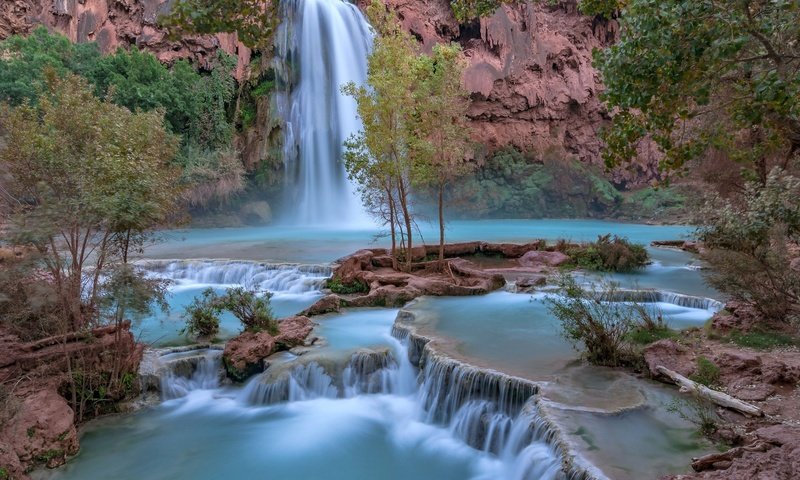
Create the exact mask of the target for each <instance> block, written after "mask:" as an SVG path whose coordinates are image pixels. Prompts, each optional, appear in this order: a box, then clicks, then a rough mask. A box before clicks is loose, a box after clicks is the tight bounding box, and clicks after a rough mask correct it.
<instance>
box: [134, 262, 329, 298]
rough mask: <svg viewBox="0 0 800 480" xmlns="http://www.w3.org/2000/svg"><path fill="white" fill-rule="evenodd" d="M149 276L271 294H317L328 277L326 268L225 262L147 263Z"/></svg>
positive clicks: (146, 268)
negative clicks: (246, 288) (239, 286)
mask: <svg viewBox="0 0 800 480" xmlns="http://www.w3.org/2000/svg"><path fill="white" fill-rule="evenodd" d="M139 265H140V266H141V267H142V268H144V270H145V271H146V272H148V273H149V274H150V275H153V276H155V277H159V278H167V279H170V280H175V281H177V282H179V283H180V284H183V285H188V286H192V285H244V286H247V287H255V288H259V289H261V290H269V291H270V292H272V293H274V294H278V295H280V294H306V293H314V292H318V291H319V289H320V288H322V284H323V283H325V281H326V280H327V279H328V277H330V275H331V267H329V266H327V265H294V264H281V263H278V264H275V263H261V262H247V261H226V260H149V261H145V262H141V263H140V264H139Z"/></svg>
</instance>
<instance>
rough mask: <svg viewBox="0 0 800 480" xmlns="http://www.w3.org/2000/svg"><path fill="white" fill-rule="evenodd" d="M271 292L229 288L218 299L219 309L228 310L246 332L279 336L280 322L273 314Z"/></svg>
mask: <svg viewBox="0 0 800 480" xmlns="http://www.w3.org/2000/svg"><path fill="white" fill-rule="evenodd" d="M271 298H272V294H271V293H270V292H263V294H262V293H261V292H258V291H257V290H247V289H245V288H243V287H234V288H229V289H228V291H227V292H225V294H224V295H222V296H220V297H218V298H217V299H216V302H217V305H218V307H219V308H221V309H224V310H228V311H229V312H231V313H232V314H233V316H235V317H236V318H238V319H239V321H240V322H242V325H243V326H244V329H245V331H248V332H260V331H266V332H269V333H270V334H271V335H277V334H278V321H277V320H276V319H275V316H274V315H273V314H272V307H271V306H270V299H271Z"/></svg>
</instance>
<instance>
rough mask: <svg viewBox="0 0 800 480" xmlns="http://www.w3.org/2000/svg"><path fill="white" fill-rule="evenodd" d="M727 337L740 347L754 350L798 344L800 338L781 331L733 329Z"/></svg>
mask: <svg viewBox="0 0 800 480" xmlns="http://www.w3.org/2000/svg"><path fill="white" fill-rule="evenodd" d="M728 338H729V340H730V341H731V342H733V343H735V344H736V345H739V346H740V347H747V348H754V349H756V350H769V349H772V348H776V347H791V346H800V338H798V337H796V336H792V335H788V334H786V333H781V332H739V331H734V332H732V333H731V334H730V336H729V337H728Z"/></svg>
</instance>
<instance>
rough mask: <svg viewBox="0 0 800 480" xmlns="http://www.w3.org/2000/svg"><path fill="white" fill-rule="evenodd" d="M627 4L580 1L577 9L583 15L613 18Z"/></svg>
mask: <svg viewBox="0 0 800 480" xmlns="http://www.w3.org/2000/svg"><path fill="white" fill-rule="evenodd" d="M627 3H628V0H581V1H580V3H578V8H579V9H580V11H581V13H582V14H584V15H589V16H601V17H605V18H614V17H617V16H619V15H618V14H619V12H620V11H621V10H622V9H623V8H624V7H625V5H627Z"/></svg>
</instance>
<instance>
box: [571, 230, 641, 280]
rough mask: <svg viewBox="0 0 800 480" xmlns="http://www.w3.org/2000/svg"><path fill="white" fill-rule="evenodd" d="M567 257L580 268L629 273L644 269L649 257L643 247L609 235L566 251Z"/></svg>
mask: <svg viewBox="0 0 800 480" xmlns="http://www.w3.org/2000/svg"><path fill="white" fill-rule="evenodd" d="M566 253H567V255H569V256H570V258H572V261H573V262H574V263H575V264H576V265H577V266H578V267H580V268H584V269H586V270H596V271H601V272H631V271H634V270H638V269H641V268H644V267H645V266H646V265H647V264H648V263H649V262H650V255H649V254H648V253H647V249H646V248H645V247H644V245H639V244H635V243H631V242H630V241H628V239H626V238H620V237H617V236H616V235H615V236H614V237H613V238H612V237H611V234H608V235H601V236H599V237H597V241H596V242H591V243H587V244H584V245H581V246H580V247H573V248H570V249H568V250H567V252H566Z"/></svg>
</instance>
